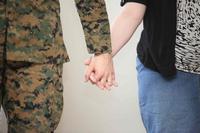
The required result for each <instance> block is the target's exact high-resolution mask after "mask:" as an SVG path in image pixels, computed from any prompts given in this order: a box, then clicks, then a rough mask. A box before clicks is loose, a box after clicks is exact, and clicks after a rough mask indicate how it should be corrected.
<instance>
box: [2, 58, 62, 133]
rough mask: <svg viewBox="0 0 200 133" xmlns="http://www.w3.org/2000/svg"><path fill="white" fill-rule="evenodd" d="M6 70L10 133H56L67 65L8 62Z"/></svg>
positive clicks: (4, 89) (4, 88) (4, 93)
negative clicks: (64, 69) (64, 70)
mask: <svg viewBox="0 0 200 133" xmlns="http://www.w3.org/2000/svg"><path fill="white" fill-rule="evenodd" d="M4 69H5V74H4V75H1V76H4V78H3V79H4V80H3V84H2V80H1V89H0V90H1V92H0V95H1V99H2V101H1V102H2V103H3V108H4V111H5V114H6V116H7V120H8V133H53V131H54V130H55V129H56V127H57V125H58V123H59V121H60V117H61V114H62V110H63V83H62V72H63V64H54V63H52V64H50V63H49V64H40V63H30V62H24V61H8V62H7V64H6V67H5V68H4ZM1 70H2V69H1Z"/></svg>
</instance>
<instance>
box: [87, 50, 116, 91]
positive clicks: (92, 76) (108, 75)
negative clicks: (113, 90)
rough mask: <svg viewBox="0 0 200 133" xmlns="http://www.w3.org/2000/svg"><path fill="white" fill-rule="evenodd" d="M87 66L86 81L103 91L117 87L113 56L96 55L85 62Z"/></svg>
mask: <svg viewBox="0 0 200 133" xmlns="http://www.w3.org/2000/svg"><path fill="white" fill-rule="evenodd" d="M85 65H86V66H87V68H86V72H85V81H86V82H88V81H90V82H91V83H92V84H96V85H97V86H98V87H99V88H101V89H109V88H110V87H111V86H117V83H116V81H115V73H114V68H113V61H112V56H111V54H107V53H106V54H101V55H95V56H94V57H91V58H89V59H87V60H86V61H85Z"/></svg>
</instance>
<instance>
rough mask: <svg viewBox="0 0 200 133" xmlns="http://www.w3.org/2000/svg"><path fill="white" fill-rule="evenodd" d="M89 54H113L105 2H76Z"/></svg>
mask: <svg viewBox="0 0 200 133" xmlns="http://www.w3.org/2000/svg"><path fill="white" fill-rule="evenodd" d="M75 2H76V7H77V9H78V13H79V16H80V19H81V23H82V26H83V30H84V34H85V38H86V44H87V48H88V51H89V53H97V54H101V53H111V52H112V48H111V41H110V27H109V21H108V16H107V12H106V5H105V2H104V0H75Z"/></svg>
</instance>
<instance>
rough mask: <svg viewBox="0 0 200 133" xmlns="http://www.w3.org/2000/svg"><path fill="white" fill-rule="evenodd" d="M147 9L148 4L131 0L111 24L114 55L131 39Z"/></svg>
mask: <svg viewBox="0 0 200 133" xmlns="http://www.w3.org/2000/svg"><path fill="white" fill-rule="evenodd" d="M145 10H146V6H145V5H144V4H139V3H135V2H129V3H127V4H125V5H124V7H123V8H122V10H121V12H120V14H119V16H117V17H116V19H115V20H114V22H113V23H112V25H111V38H112V51H113V52H112V55H113V56H115V55H116V54H117V53H118V51H119V50H120V49H121V48H122V47H123V46H124V45H125V44H126V43H127V42H128V41H129V40H130V38H131V37H132V35H133V33H134V32H135V30H136V29H137V27H138V26H139V25H140V23H141V22H142V20H143V17H144V13H145Z"/></svg>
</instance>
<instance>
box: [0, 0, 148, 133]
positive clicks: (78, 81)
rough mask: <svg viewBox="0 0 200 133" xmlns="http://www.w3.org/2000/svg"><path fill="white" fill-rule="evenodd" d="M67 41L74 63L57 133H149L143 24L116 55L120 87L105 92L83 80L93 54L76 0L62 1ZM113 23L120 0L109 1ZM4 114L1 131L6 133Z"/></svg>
mask: <svg viewBox="0 0 200 133" xmlns="http://www.w3.org/2000/svg"><path fill="white" fill-rule="evenodd" d="M60 2H61V16H62V18H61V20H62V24H63V32H64V40H65V43H66V47H67V49H68V53H69V54H70V59H71V62H70V63H67V64H65V65H64V74H63V82H64V87H65V90H64V111H63V114H62V119H61V122H60V124H59V126H58V128H57V131H56V133H145V130H144V128H143V125H142V122H141V118H140V114H139V107H138V97H137V92H138V88H137V79H136V75H137V73H136V70H135V58H136V44H137V42H138V39H139V37H140V32H141V27H139V30H138V31H137V32H136V33H135V35H134V36H133V38H132V39H131V40H130V42H129V43H128V44H127V45H126V46H125V47H124V48H123V49H122V50H121V51H120V53H119V54H118V55H117V56H116V57H115V58H114V64H115V71H116V78H117V81H118V82H119V87H118V88H113V89H112V91H110V92H108V91H102V90H100V89H98V88H96V87H95V86H93V85H90V84H86V83H84V82H83V79H84V78H83V75H84V65H83V61H84V59H86V58H87V57H89V55H88V53H87V50H86V47H85V46H86V45H85V41H84V36H83V31H82V29H81V24H80V20H79V17H78V14H77V12H76V8H75V5H74V1H73V0H61V1H60ZM106 3H107V8H108V14H109V18H110V22H112V21H113V19H114V18H115V16H116V15H117V14H118V13H119V11H120V6H119V5H120V0H106ZM6 130H7V129H6V121H5V115H4V114H3V113H1V114H0V133H6Z"/></svg>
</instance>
